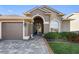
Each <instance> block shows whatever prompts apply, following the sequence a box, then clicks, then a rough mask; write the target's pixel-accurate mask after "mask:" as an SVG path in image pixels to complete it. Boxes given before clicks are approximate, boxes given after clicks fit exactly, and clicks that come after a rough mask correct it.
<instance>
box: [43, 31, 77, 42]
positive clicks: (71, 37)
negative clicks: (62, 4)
mask: <svg viewBox="0 0 79 59" xmlns="http://www.w3.org/2000/svg"><path fill="white" fill-rule="evenodd" d="M44 37H45V38H46V39H48V40H50V39H64V40H68V41H73V42H76V41H77V37H78V34H76V33H74V32H60V33H58V32H49V33H46V34H45V35H44Z"/></svg>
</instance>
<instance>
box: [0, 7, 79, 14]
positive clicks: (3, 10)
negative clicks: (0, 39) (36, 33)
mask: <svg viewBox="0 0 79 59" xmlns="http://www.w3.org/2000/svg"><path fill="white" fill-rule="evenodd" d="M36 6H37V5H0V14H2V15H10V14H13V15H14V14H15V15H23V13H24V12H25V11H28V10H30V9H32V8H34V7H36ZM49 6H50V7H51V8H54V9H56V10H58V11H60V12H62V13H64V14H69V13H73V12H79V5H49Z"/></svg>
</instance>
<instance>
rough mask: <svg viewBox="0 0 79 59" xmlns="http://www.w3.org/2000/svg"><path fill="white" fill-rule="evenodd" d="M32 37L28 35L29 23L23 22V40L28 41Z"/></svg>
mask: <svg viewBox="0 0 79 59" xmlns="http://www.w3.org/2000/svg"><path fill="white" fill-rule="evenodd" d="M29 38H30V36H29V35H28V22H25V21H23V40H28V39H29Z"/></svg>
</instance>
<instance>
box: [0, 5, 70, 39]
mask: <svg viewBox="0 0 79 59" xmlns="http://www.w3.org/2000/svg"><path fill="white" fill-rule="evenodd" d="M24 15H25V16H16V15H1V16H0V38H1V39H28V38H29V37H30V36H31V35H32V34H36V35H37V34H39V32H40V33H41V34H44V33H48V32H64V31H65V32H69V31H70V20H71V19H67V18H65V19H64V18H63V16H64V14H63V13H61V12H59V11H57V10H55V9H53V8H50V7H48V6H40V7H36V8H34V9H32V10H30V11H27V12H25V13H24Z"/></svg>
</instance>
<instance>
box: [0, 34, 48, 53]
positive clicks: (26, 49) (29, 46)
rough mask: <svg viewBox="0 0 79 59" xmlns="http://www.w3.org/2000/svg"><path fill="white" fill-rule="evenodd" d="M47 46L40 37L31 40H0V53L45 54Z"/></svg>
mask: <svg viewBox="0 0 79 59" xmlns="http://www.w3.org/2000/svg"><path fill="white" fill-rule="evenodd" d="M47 53H49V51H48V48H47V46H46V44H45V42H44V40H43V38H41V37H38V36H36V37H34V39H31V40H28V41H27V40H1V41H0V54H47Z"/></svg>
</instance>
